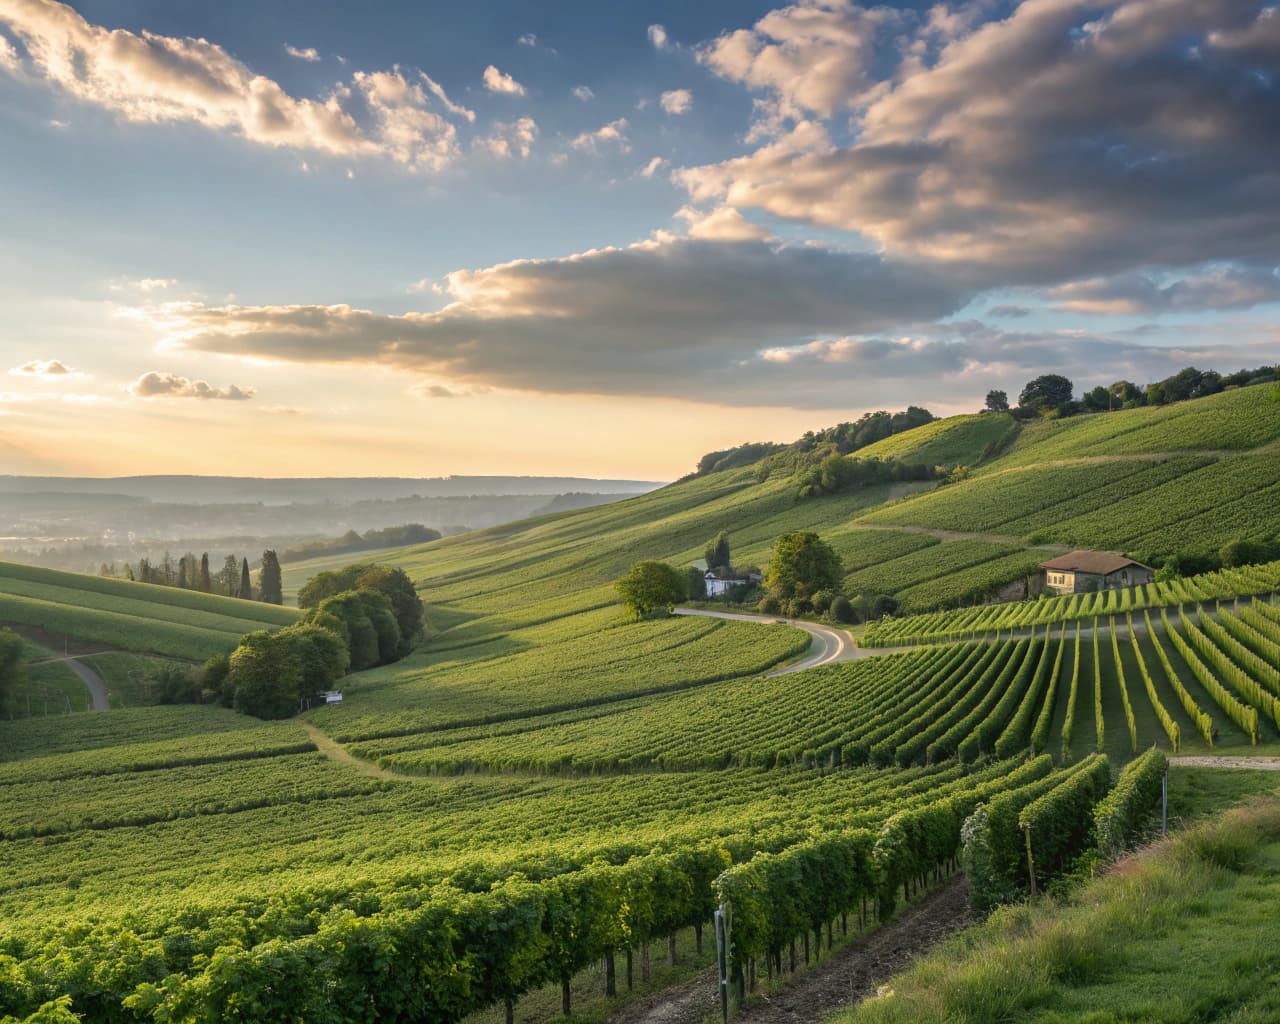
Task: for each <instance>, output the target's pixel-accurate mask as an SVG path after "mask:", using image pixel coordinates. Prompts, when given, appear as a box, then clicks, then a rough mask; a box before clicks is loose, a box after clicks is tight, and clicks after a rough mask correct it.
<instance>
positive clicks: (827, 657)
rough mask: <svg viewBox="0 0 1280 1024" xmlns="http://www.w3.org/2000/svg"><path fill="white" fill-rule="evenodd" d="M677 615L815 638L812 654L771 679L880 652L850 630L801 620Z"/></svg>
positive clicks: (696, 611)
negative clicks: (791, 630) (786, 630)
mask: <svg viewBox="0 0 1280 1024" xmlns="http://www.w3.org/2000/svg"><path fill="white" fill-rule="evenodd" d="M675 613H676V614H677V615H704V616H706V617H707V618H711V619H733V620H734V621H737V622H759V623H763V624H764V625H766V626H773V625H786V626H794V627H795V628H796V629H803V630H804V631H805V632H806V633H808V634H809V636H811V637H812V638H813V642H812V643H811V644H810V645H809V654H808V656H807V657H805V658H804V659H802V660H801V661H797V662H796V663H795V664H792V665H787V666H785V667H783V668H780V669H778V670H776V671H774V672H770V673H769V676H770V678H772V677H773V676H784V675H787V674H788V673H790V672H800V671H802V670H804V669H806V668H817V667H818V666H819V665H832V664H834V663H835V662H837V661H852V660H854V659H856V658H870V657H872V656H873V655H875V654H877V653H883V652H877V651H871V650H863V649H862V648H861V647H859V646H858V645H857V644H856V643H854V640H853V637H852V636H850V635H849V633H848V632H847V631H846V630H843V629H836V628H835V627H834V626H820V625H818V623H816V622H803V621H801V620H799V619H780V618H777V617H776V616H773V615H748V614H746V613H744V612H712V611H706V610H704V609H702V608H677V609H676V610H675Z"/></svg>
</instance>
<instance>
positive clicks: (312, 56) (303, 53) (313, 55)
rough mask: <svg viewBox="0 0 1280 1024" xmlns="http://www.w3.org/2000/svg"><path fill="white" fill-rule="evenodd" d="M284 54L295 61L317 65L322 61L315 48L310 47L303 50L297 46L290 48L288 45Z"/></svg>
mask: <svg viewBox="0 0 1280 1024" xmlns="http://www.w3.org/2000/svg"><path fill="white" fill-rule="evenodd" d="M284 52H285V53H287V54H288V55H289V56H290V57H293V58H294V59H295V60H305V61H308V62H310V63H315V62H316V61H318V60H319V59H320V54H319V52H318V51H317V50H316V48H315V47H314V46H308V47H306V48H305V49H301V48H299V47H297V46H290V45H289V44H288V43H286V44H285V47H284Z"/></svg>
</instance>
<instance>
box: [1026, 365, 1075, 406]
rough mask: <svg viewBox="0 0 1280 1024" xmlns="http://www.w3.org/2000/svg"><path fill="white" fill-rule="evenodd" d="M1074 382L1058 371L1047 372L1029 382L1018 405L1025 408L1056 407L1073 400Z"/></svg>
mask: <svg viewBox="0 0 1280 1024" xmlns="http://www.w3.org/2000/svg"><path fill="white" fill-rule="evenodd" d="M1071 390H1072V384H1071V381H1069V380H1068V379H1067V378H1066V377H1063V376H1062V375H1061V374H1057V373H1046V374H1044V375H1043V376H1041V377H1037V378H1036V379H1035V380H1031V381H1028V382H1027V386H1026V387H1024V388H1023V389H1022V394H1020V395H1019V396H1018V405H1020V406H1022V408H1024V409H1056V408H1057V407H1058V406H1060V405H1066V404H1067V403H1069V402H1070V401H1071Z"/></svg>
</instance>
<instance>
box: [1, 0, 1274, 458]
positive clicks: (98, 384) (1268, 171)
mask: <svg viewBox="0 0 1280 1024" xmlns="http://www.w3.org/2000/svg"><path fill="white" fill-rule="evenodd" d="M1278 75H1280V16H1278V15H1277V13H1276V9H1275V8H1273V7H1269V6H1266V5H1264V4H1262V3H1256V4H1240V3H1237V2H1234V0H1208V2H1197V3H1194V4H1192V3H1189V2H1187V0H1114V2H1107V3H1098V2H1093V3H1083V2H1073V0H1026V2H1024V3H1021V4H1009V3H997V4H990V3H985V2H974V3H963V4H957V5H954V6H947V5H945V4H938V5H933V6H930V5H926V4H919V5H900V6H883V7H879V6H860V5H858V4H854V3H851V2H845V0H806V2H802V3H797V4H792V5H775V4H768V3H742V2H734V3H728V2H722V3H699V4H687V3H675V2H655V3H648V4H587V3H569V2H566V3H557V4H555V5H532V6H531V5H528V4H517V3H514V2H503V3H496V2H494V3H474V2H471V3H443V4H432V5H422V4H408V3H403V2H395V3H393V2H384V3H370V4H365V5H358V6H353V7H349V9H346V10H343V11H330V10H328V9H325V10H323V11H322V10H320V9H317V8H316V7H315V6H314V5H312V4H307V3H302V2H287V3H272V4H270V5H257V4H254V5H250V4H245V3H240V2H231V3H226V4H217V5H173V4H164V3H157V2H144V0H86V2H80V3H76V4H71V5H66V4H62V3H57V2H54V0H0V154H2V156H0V225H2V227H0V302H2V303H3V308H4V315H3V317H0V362H2V364H3V365H0V472H11V473H73V474H95V475H99V474H100V475H113V474H125V473H237V474H255V475H360V474H379V475H383V474H386V475H406V476H413V475H436V474H447V473H534V474H574V475H584V476H610V477H630V478H645V479H663V478H671V477H675V476H678V475H681V474H682V473H684V472H687V471H688V470H689V469H690V468H691V467H692V465H693V463H694V462H695V461H696V459H697V458H698V456H699V455H701V454H702V453H703V452H705V451H707V450H710V449H714V448H719V447H724V446H727V445H731V444H737V443H741V442H743V441H748V440H764V439H773V440H789V439H791V438H793V437H795V436H796V435H798V434H799V433H801V432H803V431H804V430H806V429H810V428H816V427H821V426H825V425H828V424H830V423H833V422H836V421H838V420H842V419H851V418H855V417H856V416H857V415H859V414H860V413H862V412H864V411H867V410H871V409H876V408H885V407H888V408H900V407H903V406H905V405H906V404H909V403H914V404H922V405H925V406H927V407H928V408H930V409H932V410H933V411H934V412H936V413H939V414H944V413H949V412H958V411H965V410H971V409H975V408H977V407H979V406H980V405H981V402H982V397H983V395H985V393H986V391H987V390H989V389H991V388H1004V389H1006V390H1008V391H1009V392H1010V393H1011V394H1015V395H1016V393H1017V391H1018V390H1019V388H1020V387H1021V385H1022V383H1024V382H1025V381H1026V380H1027V379H1028V378H1030V377H1032V376H1036V375H1038V374H1040V373H1043V372H1058V373H1065V374H1066V375H1068V376H1070V377H1072V379H1073V380H1075V382H1076V385H1077V390H1078V391H1080V390H1084V389H1087V388H1090V387H1092V386H1094V385H1096V384H1099V383H1103V384H1109V383H1110V382H1111V381H1113V380H1116V379H1119V378H1128V379H1132V380H1136V381H1138V382H1139V383H1145V382H1146V381H1148V380H1152V379H1157V378H1159V377H1162V376H1165V375H1167V374H1168V373H1170V372H1172V371H1173V370H1176V369H1178V368H1180V367H1182V366H1185V365H1188V364H1196V365H1200V366H1202V367H1212V368H1216V369H1219V370H1224V371H1226V370H1233V369H1237V368H1240V367H1242V366H1256V365H1259V364H1262V363H1268V362H1275V361H1277V359H1280V336H1278V335H1277V330H1276V328H1275V327H1274V324H1275V323H1276V315H1277V312H1278V311H1280V278H1277V275H1276V265H1277V263H1280V199H1277V196H1280V188H1277V186H1280V180H1278V174H1277V170H1276V166H1277V164H1276V159H1275V157H1276V142H1277V133H1276V122H1275V110H1276V109H1277V100H1278V99H1280V97H1278V96H1277V81H1280V78H1278V77H1277V76H1278Z"/></svg>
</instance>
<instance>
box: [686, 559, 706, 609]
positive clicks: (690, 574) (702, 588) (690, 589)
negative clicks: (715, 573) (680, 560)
mask: <svg viewBox="0 0 1280 1024" xmlns="http://www.w3.org/2000/svg"><path fill="white" fill-rule="evenodd" d="M684 596H685V597H687V598H688V599H689V600H690V601H701V600H702V599H703V598H705V597H706V596H707V577H706V575H705V574H704V573H703V571H702V570H701V569H699V568H697V567H696V566H690V567H689V568H688V569H686V570H685V571H684Z"/></svg>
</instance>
